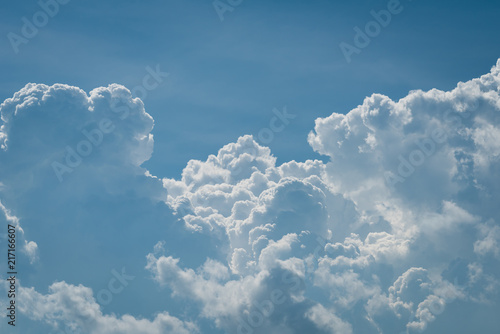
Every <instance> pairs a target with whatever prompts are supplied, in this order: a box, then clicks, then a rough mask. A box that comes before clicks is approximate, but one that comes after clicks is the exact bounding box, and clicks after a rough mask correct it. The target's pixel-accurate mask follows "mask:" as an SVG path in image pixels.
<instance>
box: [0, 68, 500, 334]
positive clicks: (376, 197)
mask: <svg viewBox="0 0 500 334" xmlns="http://www.w3.org/2000/svg"><path fill="white" fill-rule="evenodd" d="M67 110H71V113H68V112H67ZM1 112H2V121H3V125H2V128H1V130H0V139H1V140H2V151H0V154H2V155H4V156H5V157H8V158H9V159H10V160H9V161H10V162H11V163H9V164H7V165H6V164H2V165H1V167H0V168H1V169H2V171H3V172H5V173H6V174H5V175H9V176H12V177H10V178H8V179H7V178H6V179H2V180H0V181H1V182H2V183H3V184H4V186H3V187H2V189H14V190H13V194H14V195H12V193H7V191H4V190H2V196H4V197H5V198H7V199H6V201H9V203H15V202H16V201H15V199H16V196H17V197H18V196H21V194H23V192H26V191H28V189H31V187H43V186H46V182H45V181H44V180H45V179H46V178H47V177H49V175H50V177H52V179H53V180H54V181H55V184H56V185H57V186H52V187H53V188H54V189H56V190H55V191H56V192H58V193H60V194H64V192H65V191H67V188H65V187H66V184H68V185H71V187H72V188H73V189H77V190H75V192H76V194H77V195H78V196H84V195H88V194H89V190H88V189H93V187H97V186H99V187H102V185H104V187H105V188H106V189H107V191H106V193H105V194H106V196H113V194H117V193H120V192H123V191H124V190H127V189H134V191H135V192H136V195H137V197H139V198H143V197H146V198H150V199H154V201H159V200H161V201H162V202H163V203H164V204H166V205H168V207H170V208H171V210H172V211H173V212H174V214H175V215H176V217H177V219H178V224H179V225H181V226H183V228H184V229H185V230H186V231H188V232H189V233H190V234H191V235H193V236H196V238H197V239H196V240H205V241H206V242H204V243H202V244H201V243H200V244H199V245H198V247H199V249H197V251H198V252H199V253H201V254H207V256H206V259H205V261H204V262H201V263H199V265H194V266H193V265H188V264H186V263H185V262H184V261H183V258H182V255H179V254H182V249H181V251H179V250H175V254H176V255H174V254H173V253H174V252H172V247H173V246H172V245H171V244H169V242H168V241H166V242H161V241H160V242H159V243H157V244H156V246H155V245H154V244H151V245H150V247H149V249H151V251H150V253H149V254H144V255H145V256H146V260H145V261H146V262H145V264H144V265H145V267H146V269H147V271H148V273H149V274H150V275H151V276H152V277H153V279H154V282H155V283H153V282H152V284H158V285H159V286H160V287H162V288H163V289H165V290H167V291H168V292H170V293H171V298H172V300H182V301H185V302H187V303H190V305H191V304H192V305H193V307H194V308H195V309H196V310H197V311H198V315H199V319H198V321H197V322H196V323H195V322H193V321H192V320H190V319H188V320H181V319H179V318H175V317H173V316H171V315H170V313H167V312H166V311H160V313H158V314H157V315H156V316H155V317H154V318H152V319H153V320H147V319H142V318H139V317H133V316H131V315H123V316H121V317H118V316H114V315H106V314H103V312H102V311H101V310H100V308H99V306H98V305H97V304H96V302H95V300H94V299H93V294H92V290H91V289H90V288H88V287H84V286H82V285H80V286H77V285H71V284H68V283H66V282H64V281H62V282H56V283H54V284H52V285H51V286H50V289H49V292H48V293H47V294H45V295H44V294H40V293H39V292H37V291H35V290H34V289H33V288H23V289H22V290H21V291H22V298H23V300H24V301H25V302H26V303H25V304H23V305H25V306H23V308H22V309H21V310H22V312H23V313H25V314H26V315H27V316H28V317H29V318H31V319H38V320H40V321H44V322H46V323H49V324H51V325H52V326H53V327H54V328H60V327H61V326H69V327H72V326H73V327H75V328H80V329H83V330H84V331H86V332H89V333H101V332H102V333H104V332H106V333H108V332H112V330H115V331H116V332H120V333H127V332H140V331H141V330H142V332H144V333H157V332H158V333H159V332H168V331H172V332H176V333H183V332H186V333H187V332H193V331H196V330H198V329H199V330H200V331H202V330H203V329H202V328H201V327H200V326H201V325H200V323H202V322H205V321H206V320H208V321H209V322H211V323H213V324H214V325H215V327H216V328H217V330H219V331H220V330H222V331H226V332H228V333H304V332H306V333H397V334H399V333H418V332H422V331H426V332H429V333H441V332H445V331H446V330H447V328H449V326H450V324H449V321H451V320H450V319H453V318H457V320H456V321H461V320H460V319H461V318H463V317H455V315H456V314H471V315H474V319H479V320H477V324H476V326H477V329H478V331H483V332H487V331H488V328H489V327H488V326H489V325H488V322H487V321H482V320H485V319H486V317H487V316H488V315H487V314H481V313H480V310H481V307H488V308H492V309H494V310H496V311H500V309H499V306H498V305H499V304H498V302H499V294H498V292H499V288H500V281H499V277H500V266H499V263H498V262H499V261H500V257H499V253H500V246H499V245H500V232H499V231H500V229H499V223H498V222H499V219H500V217H499V211H498V208H497V204H496V197H497V196H496V195H497V194H498V190H499V189H500V177H499V176H500V175H499V174H498V171H499V170H500V169H499V167H500V166H499V163H500V146H499V144H498V143H499V142H500V118H499V117H498V116H499V115H500V60H499V62H498V63H497V65H496V66H494V67H493V68H492V70H491V72H490V73H488V74H486V75H484V76H482V77H480V78H477V79H473V80H471V81H468V82H465V83H459V84H458V85H457V87H456V88H455V89H453V90H451V91H449V92H444V91H440V90H437V89H433V90H431V91H428V92H423V91H412V92H410V93H409V94H408V96H406V97H404V98H403V99H401V100H399V101H393V100H391V99H390V98H389V97H387V96H383V95H380V94H374V95H372V96H370V97H367V98H366V99H365V100H364V101H363V104H362V105H360V106H358V107H357V108H355V109H353V110H351V111H350V112H348V113H346V114H345V115H344V114H337V113H334V114H332V115H331V116H329V117H326V118H320V119H317V120H316V125H315V128H314V131H312V132H311V133H310V135H309V138H308V140H309V143H310V145H311V146H312V148H313V149H314V150H315V151H316V152H318V153H320V154H322V155H324V156H325V160H328V161H327V162H323V161H320V160H308V161H305V162H296V161H290V162H287V163H283V164H281V165H277V163H276V158H275V157H274V156H273V155H272V154H271V151H270V149H269V148H267V147H263V146H261V145H259V144H258V143H257V142H256V141H255V140H254V139H253V138H252V136H242V137H240V138H239V139H238V140H237V141H236V142H235V143H230V144H227V145H225V146H224V147H222V148H221V149H220V150H219V151H218V152H217V154H213V155H210V156H208V158H207V159H206V160H205V161H200V160H191V161H189V162H188V163H187V165H186V167H185V168H184V170H183V172H182V175H181V177H180V178H179V179H169V178H164V179H160V178H158V177H156V176H153V175H150V173H149V172H148V171H147V170H145V169H144V168H142V167H141V164H142V163H143V162H144V161H146V160H147V159H149V157H150V156H151V154H152V151H153V146H152V145H153V139H152V134H151V131H152V127H153V120H152V118H151V117H150V116H149V115H148V114H147V113H146V112H145V110H144V107H143V104H142V102H141V101H140V100H138V99H132V97H131V95H130V92H128V90H126V89H125V88H124V87H121V86H118V85H110V86H109V87H107V88H98V89H95V90H93V91H92V92H91V93H90V94H89V95H87V94H86V93H85V92H83V91H81V90H80V89H78V88H75V87H69V86H65V85H54V86H51V87H49V86H45V85H32V84H30V85H27V86H26V87H25V88H24V89H23V90H21V91H20V92H18V93H16V94H15V95H14V97H13V98H12V99H8V100H7V101H6V102H4V103H3V104H2V106H1ZM125 112H126V113H127V114H125ZM124 115H127V116H126V117H122V116H124ZM28 119H40V121H41V122H42V123H41V125H40V126H39V127H37V128H34V127H33V125H32V122H28V121H27V120H28ZM103 119H104V120H109V122H111V123H109V122H108V121H105V122H104V123H102V121H103ZM45 122H46V123H45ZM120 122H121V123H120ZM110 124H111V125H115V129H113V130H112V131H109V132H106V131H107V130H108V129H110V128H111V125H110ZM118 124H120V126H118ZM61 129H62V130H61ZM75 129H77V131H75ZM96 129H99V131H100V132H102V136H103V138H104V136H106V140H104V139H103V140H102V143H99V144H98V145H97V144H94V142H95V143H97V142H100V138H101V136H100V135H98V132H96V131H94V130H96ZM83 130H85V132H84V131H83ZM49 131H56V132H57V134H58V136H59V137H58V138H57V139H54V137H53V136H51V135H49ZM91 131H94V132H91ZM89 133H91V134H92V135H88V134H89ZM82 140H85V141H87V142H88V143H89V144H81V142H82ZM93 140H94V142H93ZM61 142H62V143H64V144H63V145H61ZM28 143H29V144H28ZM65 145H67V146H65ZM85 145H87V146H88V145H93V146H92V153H89V154H88V155H87V156H86V157H83V156H82V155H81V154H80V156H81V158H82V162H81V163H80V164H78V165H75V166H74V167H72V166H71V165H70V164H68V163H67V161H66V157H67V156H68V154H71V153H70V150H68V148H67V147H68V146H69V147H70V149H71V150H73V151H74V152H76V153H79V151H81V152H85V151H82V150H84V148H83V147H84V146H85ZM26 152H29V153H30V154H25V153H26ZM81 152H80V153H81ZM65 154H66V156H65ZM73 158H74V157H72V158H69V159H70V160H68V161H69V162H70V163H75V164H76V162H75V161H76V160H74V159H73ZM83 158H85V159H83ZM71 159H73V160H71ZM54 161H57V162H60V163H61V164H63V163H66V166H67V167H68V168H71V169H72V171H71V172H68V173H63V174H60V175H59V176H63V182H62V183H59V181H60V180H58V179H59V178H58V177H57V173H54V166H53V162H54ZM28 165H29V166H30V167H26V166H28ZM14 166H17V167H16V168H14ZM117 171H120V172H119V173H117ZM76 173H78V174H76ZM27 175H29V176H30V180H29V182H28V180H27ZM73 175H79V178H76V177H73ZM130 180H133V181H130ZM18 183H19V185H18ZM75 186H78V187H75ZM71 196H76V195H74V194H73V195H71ZM103 196H104V195H103ZM155 203H156V202H155ZM9 207H10V206H9ZM141 208H143V209H144V208H148V206H147V205H146V206H142V207H141ZM4 213H6V211H5V210H4ZM6 214H7V213H6ZM148 223H150V224H151V222H146V223H145V224H148ZM157 238H158V240H164V239H166V238H164V237H163V236H161V235H159V236H157ZM193 238H194V237H193ZM180 247H181V248H182V245H181V246H180ZM27 249H32V248H30V247H27ZM166 304H168V301H166ZM28 305H35V306H33V307H31V306H28ZM44 305H50V307H45V306H44ZM489 320H490V322H491V321H494V320H495V319H493V320H492V319H489ZM117 328H118V329H119V330H118V329H117Z"/></svg>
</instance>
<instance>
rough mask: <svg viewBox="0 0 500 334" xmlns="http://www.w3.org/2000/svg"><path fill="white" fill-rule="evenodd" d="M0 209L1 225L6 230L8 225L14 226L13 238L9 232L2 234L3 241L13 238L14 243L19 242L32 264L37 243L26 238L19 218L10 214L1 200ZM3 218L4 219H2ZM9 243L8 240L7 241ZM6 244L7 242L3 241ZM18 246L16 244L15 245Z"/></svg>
mask: <svg viewBox="0 0 500 334" xmlns="http://www.w3.org/2000/svg"><path fill="white" fill-rule="evenodd" d="M0 211H1V213H2V214H3V215H1V216H0V217H1V219H0V222H2V224H1V225H2V226H3V227H4V228H5V230H7V227H8V225H11V226H14V231H15V232H14V238H10V236H9V234H8V233H6V234H2V235H4V236H5V241H8V240H11V239H14V241H15V243H17V242H19V241H20V243H21V245H22V246H21V250H22V251H23V252H24V254H26V256H27V257H28V259H29V261H30V263H31V264H33V263H34V262H35V261H36V260H37V259H38V245H37V243H36V242H34V241H28V240H26V237H25V233H24V229H23V228H22V227H21V224H20V222H19V218H18V217H16V216H14V215H12V213H11V212H10V210H9V209H7V208H6V207H5V206H4V205H3V203H2V201H0ZM4 220H5V221H4ZM5 223H7V224H5ZM9 243H10V242H9ZM5 244H6V245H7V242H6V243H5ZM17 247H18V245H17Z"/></svg>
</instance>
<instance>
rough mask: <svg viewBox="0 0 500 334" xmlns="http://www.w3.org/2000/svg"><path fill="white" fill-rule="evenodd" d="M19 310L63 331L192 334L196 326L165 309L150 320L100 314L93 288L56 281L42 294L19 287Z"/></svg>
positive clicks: (32, 289) (196, 329) (97, 333)
mask: <svg viewBox="0 0 500 334" xmlns="http://www.w3.org/2000/svg"><path fill="white" fill-rule="evenodd" d="M18 300H19V302H20V305H19V310H20V311H21V312H22V313H24V314H26V315H27V316H28V317H29V318H31V319H32V320H38V321H43V322H45V323H47V324H49V325H51V326H52V327H53V328H54V330H57V331H63V332H65V333H89V334H101V333H102V334H104V333H106V334H108V333H116V334H118V333H120V334H125V333H134V334H137V333H144V334H165V333H175V334H178V333H179V334H192V333H197V332H198V328H197V326H196V325H195V324H194V323H193V322H183V321H181V320H179V319H177V318H175V317H173V316H171V315H169V314H168V312H161V313H158V314H157V315H156V317H155V318H154V319H153V320H148V319H137V318H135V317H133V316H131V315H128V314H125V315H122V316H121V317H118V316H116V315H114V314H111V315H107V314H103V313H102V311H101V309H100V306H99V304H97V303H96V301H95V299H94V297H93V293H92V289H90V288H87V287H84V286H82V285H78V286H75V285H71V284H67V283H66V282H56V283H53V284H52V285H51V286H49V291H48V293H47V294H45V295H43V294H40V293H38V292H37V291H35V289H34V288H24V287H21V288H20V289H19V295H18Z"/></svg>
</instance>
